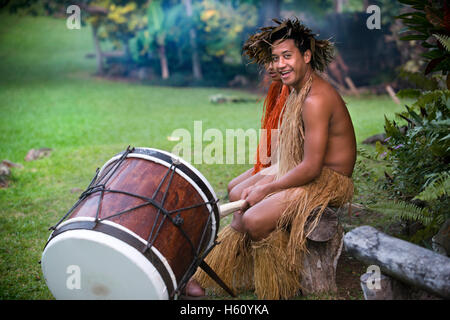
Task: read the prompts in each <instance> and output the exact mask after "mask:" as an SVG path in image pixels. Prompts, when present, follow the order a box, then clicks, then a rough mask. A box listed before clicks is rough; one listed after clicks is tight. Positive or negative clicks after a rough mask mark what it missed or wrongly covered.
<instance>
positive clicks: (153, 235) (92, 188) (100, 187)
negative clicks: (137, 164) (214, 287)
mask: <svg viewBox="0 0 450 320" xmlns="http://www.w3.org/2000/svg"><path fill="white" fill-rule="evenodd" d="M134 150H135V148H130V146H128V148H127V149H126V150H125V151H124V152H123V153H122V155H121V157H120V158H119V159H118V160H116V163H115V164H114V165H113V166H111V167H110V168H108V170H107V171H106V173H105V174H104V175H103V176H102V177H101V178H100V180H98V181H97V179H98V175H99V172H100V170H99V168H97V170H96V174H95V176H94V178H93V179H92V181H91V182H90V184H89V186H88V187H87V189H86V190H85V191H84V192H83V193H82V194H81V195H80V197H79V199H78V200H77V202H76V203H75V204H74V205H73V206H72V208H70V209H69V211H68V212H67V213H66V214H65V215H64V216H63V217H62V218H61V219H60V220H59V221H58V222H57V223H56V224H55V225H54V226H52V227H50V228H49V230H56V229H57V228H58V226H59V225H60V224H61V223H62V222H63V221H64V220H65V219H66V218H67V217H68V216H69V215H70V214H71V213H72V212H73V211H74V210H75V209H76V208H77V207H78V206H79V205H80V204H81V202H83V201H84V200H85V199H86V198H88V197H89V196H91V195H92V194H94V193H98V192H100V197H99V201H98V205H97V211H96V215H95V223H96V224H97V223H98V222H102V221H104V220H107V219H111V218H113V217H117V216H120V215H123V214H126V213H129V212H132V211H134V210H136V209H139V208H142V207H145V206H148V205H152V206H154V207H155V208H156V209H158V211H157V214H156V218H155V222H154V223H153V226H152V229H151V232H150V235H149V237H148V239H147V245H146V246H145V248H144V249H143V251H142V253H145V252H146V251H147V250H149V249H150V248H151V247H152V246H153V244H154V242H155V241H156V239H157V237H158V234H159V232H160V230H161V228H162V226H163V224H164V222H165V221H166V219H168V220H169V221H170V222H171V223H173V225H174V226H176V227H177V228H178V230H179V231H180V232H181V234H182V235H183V237H184V238H185V239H186V240H187V242H188V243H189V246H190V249H191V250H192V254H193V256H194V260H193V261H192V263H191V264H190V266H189V268H188V270H187V271H186V272H185V274H184V275H183V276H182V278H181V280H180V282H179V284H178V287H177V288H176V289H174V292H172V293H170V295H169V297H170V298H174V297H175V298H177V297H178V296H179V295H180V293H181V290H182V289H183V288H184V287H185V285H186V283H187V281H188V280H189V279H190V278H191V277H192V275H193V274H194V273H195V270H196V269H197V267H199V266H200V265H201V264H202V262H203V259H204V258H205V257H206V256H207V254H208V253H209V252H210V251H211V250H212V249H213V247H214V246H215V245H217V244H218V243H217V242H216V241H215V240H214V243H213V245H211V246H210V247H209V248H206V249H205V251H204V252H203V254H202V253H201V250H202V244H203V241H204V239H205V236H206V234H207V227H208V225H209V224H210V223H211V217H212V214H213V210H212V206H211V209H210V210H209V213H210V214H209V215H208V219H207V222H206V224H205V227H204V229H203V232H202V235H201V238H200V241H199V245H198V248H195V245H194V244H193V242H192V240H191V239H190V237H189V236H188V234H187V233H186V232H185V231H184V230H183V228H182V224H183V218H182V217H181V216H180V212H182V211H186V210H191V209H194V208H198V207H201V206H207V205H215V204H217V202H218V200H214V201H206V202H203V203H199V204H196V205H191V206H189V207H184V208H178V209H175V210H170V211H168V210H166V209H165V208H164V207H163V206H164V202H165V200H166V196H167V193H168V191H169V188H170V185H171V183H172V179H173V176H174V173H175V170H176V169H177V166H178V165H179V164H180V162H179V160H177V159H172V163H171V164H170V167H169V168H168V170H167V172H166V173H165V175H164V177H163V178H162V179H161V181H160V183H159V185H158V187H157V188H156V190H155V191H154V193H153V195H152V197H151V198H148V197H145V196H142V195H138V194H134V193H130V192H126V191H122V190H114V189H106V184H107V183H108V182H109V180H110V179H111V177H112V176H113V175H114V173H116V171H117V170H118V168H119V167H120V165H121V164H122V163H123V162H124V161H125V159H126V158H127V156H128V155H129V154H130V153H132V152H134ZM169 174H170V176H169ZM168 176H169V180H168V183H167V186H166V188H165V190H164V193H163V195H162V201H161V202H160V203H159V202H158V201H156V200H155V199H156V196H157V195H158V193H159V192H160V190H161V188H162V186H163V184H164V182H165V181H166V179H167V177H168ZM95 182H97V183H96V184H95V185H94V183H95ZM101 182H103V183H101ZM105 192H110V193H120V194H125V195H128V196H131V197H136V198H139V199H142V200H144V201H145V202H144V203H142V204H139V205H137V206H135V207H132V208H129V209H126V210H123V211H120V212H117V213H114V214H112V215H109V216H107V217H103V218H99V216H100V213H101V204H102V200H103V196H104V194H105ZM161 214H162V215H163V217H162V218H161V222H160V223H159V225H158V226H157V222H158V220H160V216H161ZM175 214H177V215H176V216H175V217H173V215H175ZM155 229H156V230H155Z"/></svg>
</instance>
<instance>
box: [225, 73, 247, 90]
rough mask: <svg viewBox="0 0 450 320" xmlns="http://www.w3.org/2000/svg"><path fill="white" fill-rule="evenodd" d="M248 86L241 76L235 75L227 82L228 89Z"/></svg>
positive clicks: (245, 79) (244, 78)
mask: <svg viewBox="0 0 450 320" xmlns="http://www.w3.org/2000/svg"><path fill="white" fill-rule="evenodd" d="M248 84H249V81H248V79H247V78H246V77H244V76H242V75H236V76H235V77H234V78H233V80H231V81H229V82H228V85H229V86H230V87H245V86H247V85H248Z"/></svg>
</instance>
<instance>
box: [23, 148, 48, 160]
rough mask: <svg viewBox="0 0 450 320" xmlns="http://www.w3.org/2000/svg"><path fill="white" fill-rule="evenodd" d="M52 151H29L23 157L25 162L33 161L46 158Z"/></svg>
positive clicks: (45, 149)
mask: <svg viewBox="0 0 450 320" xmlns="http://www.w3.org/2000/svg"><path fill="white" fill-rule="evenodd" d="M52 150H53V149H50V148H40V149H31V150H30V151H28V153H27V155H26V156H25V161H33V160H37V159H40V158H45V157H48V156H49V155H50V154H51V153H52Z"/></svg>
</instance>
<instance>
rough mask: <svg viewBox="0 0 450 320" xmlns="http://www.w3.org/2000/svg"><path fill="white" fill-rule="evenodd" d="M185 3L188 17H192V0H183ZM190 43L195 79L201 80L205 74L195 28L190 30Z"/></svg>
mask: <svg viewBox="0 0 450 320" xmlns="http://www.w3.org/2000/svg"><path fill="white" fill-rule="evenodd" d="M183 3H184V6H185V7H186V15H187V16H188V17H192V1H191V0H183ZM189 43H190V45H191V50H192V73H193V75H194V79H196V80H200V79H202V78H203V75H202V68H201V64H200V58H199V54H198V49H197V33H196V32H195V29H194V28H191V29H190V30H189Z"/></svg>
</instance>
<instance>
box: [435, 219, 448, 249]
mask: <svg viewBox="0 0 450 320" xmlns="http://www.w3.org/2000/svg"><path fill="white" fill-rule="evenodd" d="M431 241H432V246H433V250H434V251H435V252H437V253H440V254H443V255H446V256H450V219H447V221H445V222H444V224H443V225H442V227H441V228H440V229H439V231H438V233H437V234H436V235H435V236H434V237H433V238H432V239H431Z"/></svg>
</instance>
